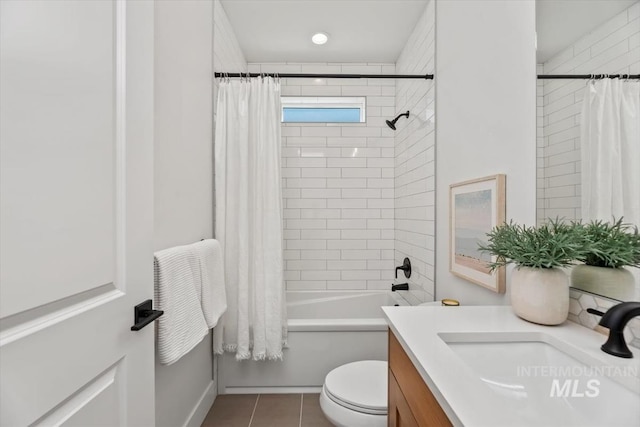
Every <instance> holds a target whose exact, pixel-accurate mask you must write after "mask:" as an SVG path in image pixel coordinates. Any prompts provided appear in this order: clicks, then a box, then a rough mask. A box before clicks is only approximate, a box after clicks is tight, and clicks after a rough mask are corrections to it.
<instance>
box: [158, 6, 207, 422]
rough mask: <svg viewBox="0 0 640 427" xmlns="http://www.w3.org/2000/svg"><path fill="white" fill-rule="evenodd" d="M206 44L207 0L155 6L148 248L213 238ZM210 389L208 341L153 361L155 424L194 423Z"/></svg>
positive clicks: (204, 409)
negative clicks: (165, 361)
mask: <svg viewBox="0 0 640 427" xmlns="http://www.w3.org/2000/svg"><path fill="white" fill-rule="evenodd" d="M212 42H213V2H212V1H177V0H176V1H166V0H165V1H160V2H156V3H155V131H154V132H155V146H154V150H155V153H154V165H155V172H154V176H155V183H154V184H155V195H154V205H155V210H154V213H155V225H154V229H155V230H154V231H155V237H154V249H155V250H160V249H165V248H167V247H171V246H176V245H183V244H188V243H192V242H196V241H198V240H200V239H202V238H210V237H212V235H213V179H212V176H213V172H212V168H213V166H212V164H213V160H212V156H213V154H212V132H211V129H212V79H211V75H212V53H213V46H212ZM214 392H215V387H214V386H213V373H212V355H211V338H210V337H207V338H205V340H204V341H203V342H202V343H200V344H199V345H198V346H197V347H196V348H194V349H193V350H192V351H191V352H190V353H189V354H187V355H185V356H184V357H183V358H182V359H180V360H179V361H178V362H176V363H175V364H173V365H170V366H164V365H160V364H158V363H156V423H157V425H158V426H172V427H175V426H181V425H184V424H185V423H186V422H188V421H189V420H191V422H194V423H195V424H197V425H200V422H201V421H202V419H203V418H204V415H206V411H208V409H209V407H210V405H211V403H212V402H213V398H214V395H213V393H214ZM194 411H195V414H192V413H193V412H194ZM192 415H193V416H192Z"/></svg>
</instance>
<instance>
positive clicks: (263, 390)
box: [221, 387, 322, 394]
mask: <svg viewBox="0 0 640 427" xmlns="http://www.w3.org/2000/svg"><path fill="white" fill-rule="evenodd" d="M320 391H322V387H225V388H224V392H223V393H221V394H299V393H314V394H315V393H320Z"/></svg>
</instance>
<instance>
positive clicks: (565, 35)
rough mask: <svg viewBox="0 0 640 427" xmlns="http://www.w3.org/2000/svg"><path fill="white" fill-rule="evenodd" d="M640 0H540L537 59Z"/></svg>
mask: <svg viewBox="0 0 640 427" xmlns="http://www.w3.org/2000/svg"><path fill="white" fill-rule="evenodd" d="M637 1H638V0H537V1H536V32H537V36H538V52H537V59H538V63H544V62H546V61H547V60H549V59H550V58H552V57H553V56H554V55H555V54H557V53H560V52H561V51H562V50H563V49H565V48H566V47H568V46H570V45H572V44H573V43H574V42H576V41H577V40H578V39H580V37H582V36H583V35H585V34H587V33H589V32H591V31H593V30H595V29H596V28H598V27H599V26H600V25H602V24H604V23H605V22H606V21H608V20H609V19H611V18H613V17H614V16H615V15H617V14H618V13H620V12H622V11H623V10H625V9H627V8H628V7H630V6H631V5H632V4H633V3H636V2H637Z"/></svg>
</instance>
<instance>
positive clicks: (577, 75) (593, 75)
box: [538, 74, 640, 80]
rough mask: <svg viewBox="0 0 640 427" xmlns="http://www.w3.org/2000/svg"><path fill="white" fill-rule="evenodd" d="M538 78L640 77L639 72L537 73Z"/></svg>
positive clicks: (598, 78)
mask: <svg viewBox="0 0 640 427" xmlns="http://www.w3.org/2000/svg"><path fill="white" fill-rule="evenodd" d="M538 78H539V79H589V80H591V79H596V80H601V79H640V74H538Z"/></svg>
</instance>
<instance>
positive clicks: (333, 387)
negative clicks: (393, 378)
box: [324, 360, 388, 415]
mask: <svg viewBox="0 0 640 427" xmlns="http://www.w3.org/2000/svg"><path fill="white" fill-rule="evenodd" d="M387 369H388V365H387V362H383V361H380V360H361V361H359V362H353V363H347V364H346V365H342V366H339V367H337V368H336V369H334V370H333V371H331V372H329V374H328V375H327V377H326V378H325V381H324V388H325V391H326V392H327V395H328V396H329V398H330V399H331V400H333V401H334V402H336V403H337V404H339V405H341V406H345V407H347V408H350V409H353V410H355V411H359V412H364V413H366V414H376V415H386V413H387Z"/></svg>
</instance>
